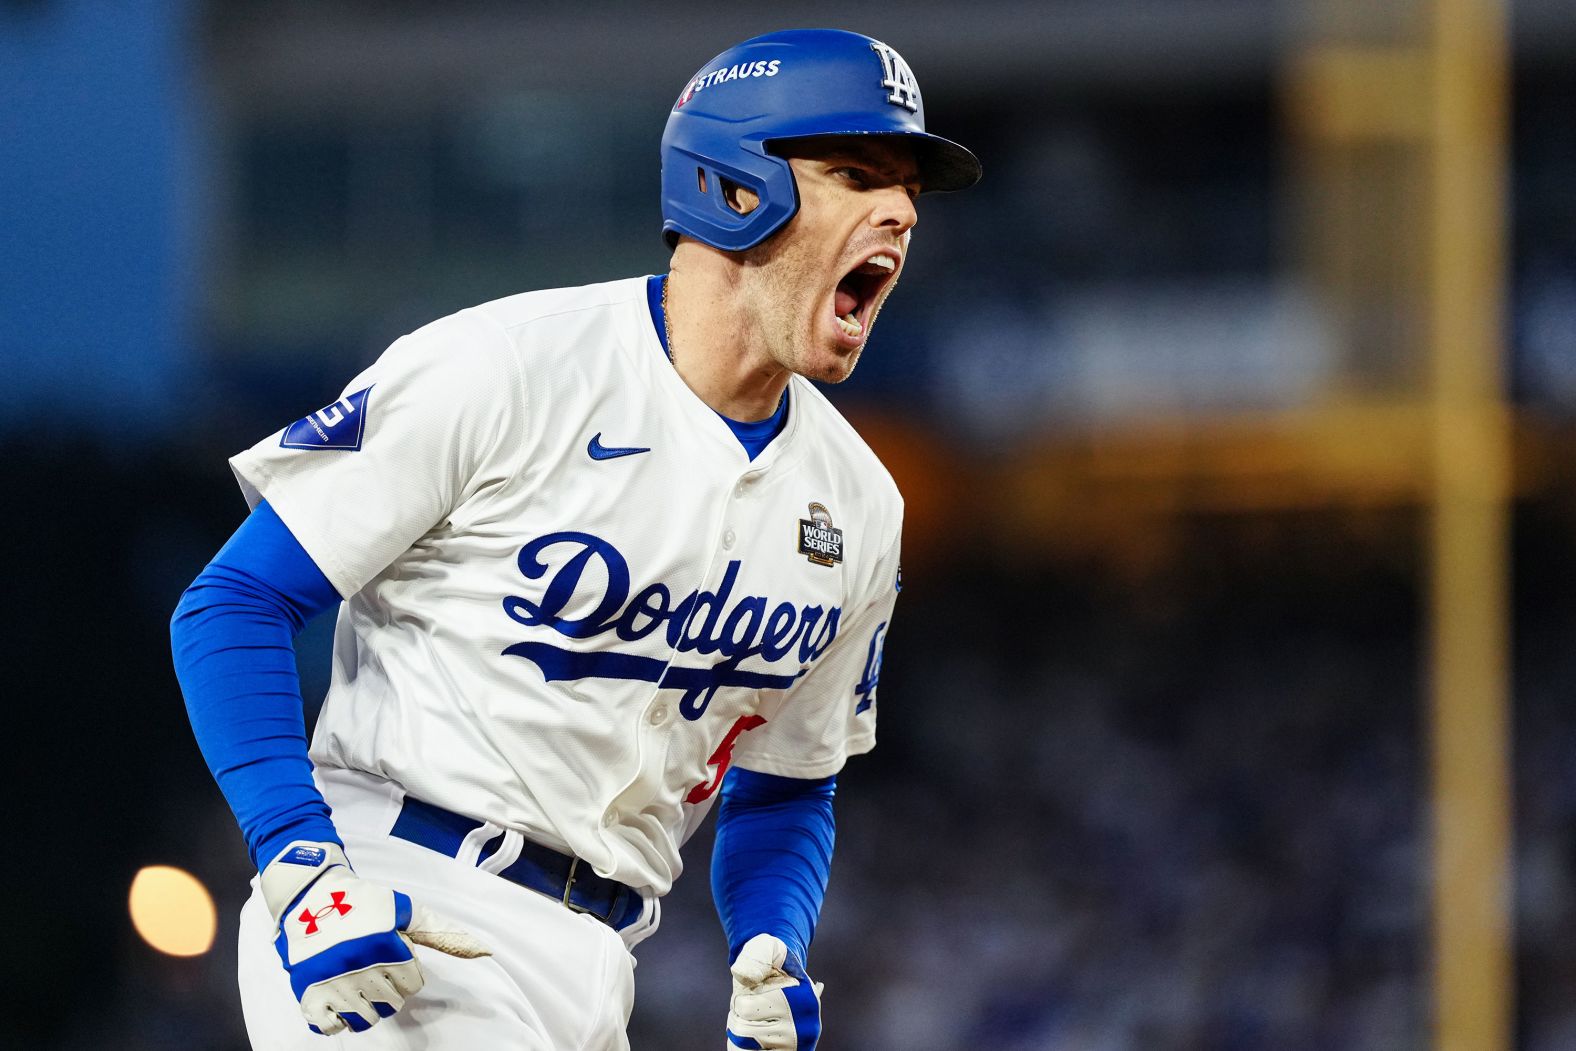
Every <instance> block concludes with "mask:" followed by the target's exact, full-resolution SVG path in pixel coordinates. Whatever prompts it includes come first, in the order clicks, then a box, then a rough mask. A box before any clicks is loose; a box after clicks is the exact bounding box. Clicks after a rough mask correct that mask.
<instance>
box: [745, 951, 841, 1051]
mask: <svg viewBox="0 0 1576 1051" xmlns="http://www.w3.org/2000/svg"><path fill="white" fill-rule="evenodd" d="M732 970H733V996H732V998H731V999H730V1000H729V1002H728V1051H814V1048H815V1045H816V1043H817V1041H819V1040H820V1039H821V989H822V985H821V983H820V982H812V981H810V976H809V975H807V974H805V973H804V964H803V963H801V962H800V961H799V959H798V958H797V957H795V956H794V955H793V954H791V953H790V952H789V951H788V946H786V945H784V944H783V941H782V939H781V938H778V937H777V936H776V935H772V934H757V935H756V936H755V937H753V938H751V939H750V940H749V941H747V942H745V943H744V948H742V949H740V950H739V955H738V958H736V959H735V960H734V961H733V968H732Z"/></svg>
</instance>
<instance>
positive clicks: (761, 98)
mask: <svg viewBox="0 0 1576 1051" xmlns="http://www.w3.org/2000/svg"><path fill="white" fill-rule="evenodd" d="M821 135H884V136H901V137H902V138H903V139H904V140H905V141H907V142H909V143H912V144H913V147H914V155H915V158H916V160H917V161H918V162H919V172H920V184H921V187H922V191H931V190H961V189H963V188H964V187H965V186H972V185H973V184H974V183H975V182H977V181H978V180H979V177H980V162H979V161H978V160H977V159H976V158H975V156H974V154H972V153H970V152H969V151H968V150H966V149H964V148H963V147H962V146H959V145H958V144H957V143H955V142H951V141H949V140H947V139H943V138H941V137H940V136H939V135H931V134H929V133H928V132H926V131H925V105H924V103H923V102H922V101H921V100H920V96H919V83H918V82H917V81H916V80H915V79H914V73H913V71H912V70H910V69H909V68H908V63H907V62H904V61H903V57H902V56H901V55H899V54H898V53H897V52H896V51H894V50H892V49H891V48H890V47H887V46H886V45H885V44H883V43H881V41H879V40H872V39H871V38H870V37H867V36H861V35H860V34H858V33H849V32H845V31H843V30H841V29H789V30H784V31H783V32H780V33H768V34H766V35H765V36H758V37H754V38H752V39H750V40H746V41H745V42H744V43H742V44H739V45H738V46H737V47H733V48H730V49H729V50H727V51H724V52H723V53H722V54H720V55H718V56H717V57H716V58H714V59H712V60H711V61H710V62H708V63H706V64H705V65H704V66H702V67H701V68H700V71H699V72H698V73H696V74H695V76H694V77H692V78H691V79H690V81H689V83H688V84H687V85H685V87H684V91H683V93H682V94H681V95H679V98H678V101H677V102H675V103H674V104H673V111H672V112H671V113H670V114H669V115H668V125H667V128H666V130H664V131H663V133H662V231H663V235H664V236H665V237H666V238H667V239H668V243H669V244H670V245H672V244H674V243H676V242H677V240H678V237H679V236H680V235H681V234H682V235H683V236H685V237H693V238H695V239H696V240H697V241H703V242H705V243H706V244H709V245H711V246H712V247H714V248H721V249H724V250H726V251H730V252H737V251H742V250H743V249H746V248H750V247H753V246H754V245H757V244H760V243H761V242H762V241H764V240H765V239H766V238H768V237H770V236H771V235H772V234H774V233H776V232H777V230H779V229H781V228H782V226H783V224H784V223H786V222H787V221H788V220H789V219H791V218H793V215H794V213H795V212H797V211H798V210H799V191H798V189H797V187H796V186H795V185H794V179H793V170H792V169H791V168H789V166H788V162H787V161H786V160H785V159H783V158H782V157H778V156H776V155H775V154H774V153H773V152H772V147H773V145H774V144H777V143H781V142H784V141H787V140H790V139H804V138H811V137H815V136H821ZM725 180H726V181H731V182H733V183H736V184H738V185H739V186H742V187H746V188H748V189H750V190H752V191H754V192H755V194H756V196H757V197H759V198H760V204H759V205H758V206H757V207H756V208H755V209H754V210H753V211H751V212H750V213H749V214H748V215H740V214H739V213H738V212H737V211H735V210H734V209H733V208H731V207H729V205H728V202H727V200H726V199H725V198H726V195H725V194H724V192H723V185H724V181H725Z"/></svg>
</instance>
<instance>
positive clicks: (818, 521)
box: [799, 503, 843, 566]
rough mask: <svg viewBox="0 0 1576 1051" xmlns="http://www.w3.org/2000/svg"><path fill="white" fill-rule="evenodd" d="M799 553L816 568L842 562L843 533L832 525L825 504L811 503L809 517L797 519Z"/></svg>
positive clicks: (830, 515) (830, 516) (830, 514)
mask: <svg viewBox="0 0 1576 1051" xmlns="http://www.w3.org/2000/svg"><path fill="white" fill-rule="evenodd" d="M799 553H800V554H801V555H804V556H805V557H806V558H808V559H809V560H810V561H811V562H813V563H815V564H816V565H818V566H831V565H835V564H836V563H838V562H841V561H842V560H843V531H842V530H841V529H838V528H837V527H836V526H834V525H832V513H831V512H830V511H828V510H827V509H826V505H825V504H817V503H812V504H811V505H810V517H809V518H801V519H799Z"/></svg>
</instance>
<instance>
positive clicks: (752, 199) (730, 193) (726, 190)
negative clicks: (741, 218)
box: [718, 179, 761, 215]
mask: <svg viewBox="0 0 1576 1051" xmlns="http://www.w3.org/2000/svg"><path fill="white" fill-rule="evenodd" d="M718 181H720V182H721V183H722V199H723V200H724V201H726V202H728V207H729V208H732V209H733V210H734V211H736V212H738V213H739V214H740V215H749V214H750V213H751V212H753V211H755V209H757V208H759V207H760V206H761V198H760V195H759V194H757V193H756V192H755V191H754V190H752V189H750V188H749V187H748V186H740V185H739V184H738V183H736V182H734V181H733V180H732V179H721V180H718Z"/></svg>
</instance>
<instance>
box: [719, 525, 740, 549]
mask: <svg viewBox="0 0 1576 1051" xmlns="http://www.w3.org/2000/svg"><path fill="white" fill-rule="evenodd" d="M738 539H739V536H738V534H737V533H735V532H734V531H733V530H731V529H730V530H728V531H727V532H726V533H724V534H722V546H723V547H726V548H729V549H730V550H731V549H732V548H733V544H734V542H735V541H736V540H738Z"/></svg>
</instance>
